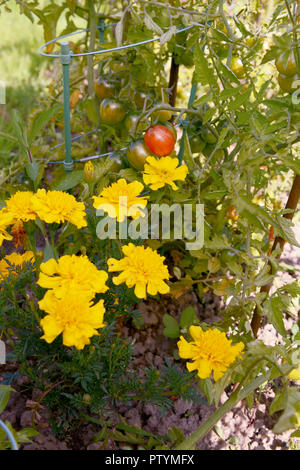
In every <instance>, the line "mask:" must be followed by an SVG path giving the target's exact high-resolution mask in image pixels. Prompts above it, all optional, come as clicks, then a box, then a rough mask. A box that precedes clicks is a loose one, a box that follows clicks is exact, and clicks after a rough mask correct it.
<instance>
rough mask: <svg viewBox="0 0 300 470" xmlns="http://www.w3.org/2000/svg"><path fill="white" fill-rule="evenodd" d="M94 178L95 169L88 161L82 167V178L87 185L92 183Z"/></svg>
mask: <svg viewBox="0 0 300 470" xmlns="http://www.w3.org/2000/svg"><path fill="white" fill-rule="evenodd" d="M94 177H95V167H94V165H93V164H92V162H91V161H90V160H89V161H88V162H86V164H85V165H84V178H85V181H86V182H87V183H92V182H93V181H94Z"/></svg>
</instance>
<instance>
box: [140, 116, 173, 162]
mask: <svg viewBox="0 0 300 470" xmlns="http://www.w3.org/2000/svg"><path fill="white" fill-rule="evenodd" d="M144 142H145V144H146V146H147V147H148V149H149V150H150V152H151V153H154V155H158V156H159V157H166V156H167V155H170V154H171V153H172V152H173V149H174V146H175V138H174V135H173V133H172V132H171V131H170V129H168V128H167V127H166V126H163V125H161V124H156V125H155V126H152V127H150V128H149V129H148V130H147V131H146V132H145V136H144Z"/></svg>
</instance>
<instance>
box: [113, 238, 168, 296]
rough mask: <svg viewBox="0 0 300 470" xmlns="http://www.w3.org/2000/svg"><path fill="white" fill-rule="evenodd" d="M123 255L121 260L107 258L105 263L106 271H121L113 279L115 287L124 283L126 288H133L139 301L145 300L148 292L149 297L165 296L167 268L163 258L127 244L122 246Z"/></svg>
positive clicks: (147, 250)
mask: <svg viewBox="0 0 300 470" xmlns="http://www.w3.org/2000/svg"><path fill="white" fill-rule="evenodd" d="M122 251H123V253H124V255H125V257H124V258H122V259H121V260H119V261H118V260H116V259H114V258H109V259H108V261H107V264H108V270H109V271H110V272H112V271H122V273H121V274H120V275H119V276H117V277H114V278H113V282H114V284H116V285H117V286H118V285H119V284H122V283H123V282H125V283H126V285H127V287H129V288H131V287H133V286H135V289H134V293H135V295H136V296H137V297H139V298H140V299H145V298H146V296H147V294H146V292H148V294H150V295H156V294H157V293H158V292H159V293H160V294H167V293H168V292H169V290H170V289H169V286H168V285H167V284H166V283H165V282H164V280H165V279H169V272H168V268H167V266H166V265H165V264H164V263H163V262H164V260H165V257H164V256H160V255H159V254H158V253H157V252H156V251H154V250H152V249H151V248H149V247H148V248H145V247H144V246H134V245H133V244H132V243H129V244H128V245H126V246H123V248H122Z"/></svg>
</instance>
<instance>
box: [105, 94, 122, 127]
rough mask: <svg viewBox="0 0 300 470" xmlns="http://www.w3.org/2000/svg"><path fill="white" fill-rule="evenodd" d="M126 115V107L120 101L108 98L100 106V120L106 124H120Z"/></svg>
mask: <svg viewBox="0 0 300 470" xmlns="http://www.w3.org/2000/svg"><path fill="white" fill-rule="evenodd" d="M125 114H126V109H125V107H124V105H123V104H122V103H120V102H118V101H115V100H112V99H109V98H106V99H104V100H103V101H102V102H101V104H100V118H101V120H102V121H103V122H104V123H105V124H118V123H119V122H121V121H123V119H124V117H125Z"/></svg>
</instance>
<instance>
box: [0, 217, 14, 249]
mask: <svg viewBox="0 0 300 470" xmlns="http://www.w3.org/2000/svg"><path fill="white" fill-rule="evenodd" d="M12 223H13V217H12V215H11V214H9V213H7V212H6V211H5V209H1V210H0V246H1V245H2V243H3V241H4V240H12V236H11V235H10V234H9V233H8V232H7V227H8V226H9V225H11V224H12Z"/></svg>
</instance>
